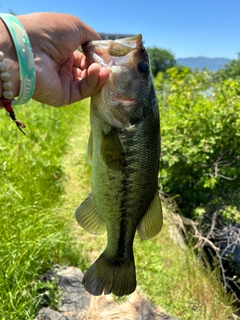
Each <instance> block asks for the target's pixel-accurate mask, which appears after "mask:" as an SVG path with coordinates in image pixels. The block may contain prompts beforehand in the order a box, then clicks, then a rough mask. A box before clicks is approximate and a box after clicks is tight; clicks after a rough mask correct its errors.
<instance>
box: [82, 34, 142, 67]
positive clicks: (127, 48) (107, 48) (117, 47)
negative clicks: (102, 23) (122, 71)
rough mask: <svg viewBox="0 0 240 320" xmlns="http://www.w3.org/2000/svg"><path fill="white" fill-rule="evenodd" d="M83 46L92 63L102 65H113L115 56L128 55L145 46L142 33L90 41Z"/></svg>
mask: <svg viewBox="0 0 240 320" xmlns="http://www.w3.org/2000/svg"><path fill="white" fill-rule="evenodd" d="M81 48H82V51H83V53H84V54H85V56H86V57H87V59H88V61H89V62H90V63H93V62H97V63H100V64H101V65H102V66H105V67H111V65H113V64H114V57H119V58H120V57H126V56H127V55H128V54H129V53H130V52H132V51H133V50H139V49H141V48H143V42H142V35H141V34H138V35H136V36H133V37H128V38H122V39H117V40H94V41H89V42H87V43H85V44H83V45H82V47H81ZM118 63H119V60H118ZM123 63H124V61H123Z"/></svg>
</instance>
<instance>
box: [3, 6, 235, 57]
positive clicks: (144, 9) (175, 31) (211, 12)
mask: <svg viewBox="0 0 240 320" xmlns="http://www.w3.org/2000/svg"><path fill="white" fill-rule="evenodd" d="M0 10H1V12H9V11H10V10H11V11H13V12H14V13H15V14H25V13H30V12H37V11H52V12H62V13H70V14H74V15H76V16H78V17H79V18H80V19H81V20H83V21H84V22H85V23H87V24H89V25H90V26H91V27H92V28H94V29H95V30H96V31H98V32H106V33H127V34H138V33H142V35H143V38H144V41H145V46H146V47H150V46H157V47H159V48H164V49H167V50H170V51H171V52H172V53H173V54H174V56H175V57H176V58H182V57H190V56H192V57H197V56H205V57H225V58H230V59H235V58H237V53H238V52H240V0H148V1H143V0H128V1H127V0H118V1H116V0H105V1H104V0H102V1H97V0H88V1H86V0H85V1H83V0H68V1H62V0H32V1H26V0H8V1H4V3H0Z"/></svg>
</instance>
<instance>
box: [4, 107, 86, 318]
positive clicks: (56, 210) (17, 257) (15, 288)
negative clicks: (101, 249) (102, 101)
mask: <svg viewBox="0 0 240 320" xmlns="http://www.w3.org/2000/svg"><path fill="white" fill-rule="evenodd" d="M15 109H16V110H15V111H16V114H17V117H18V118H19V119H21V120H22V121H23V122H24V123H25V124H26V125H27V128H26V136H24V135H23V134H22V133H21V132H20V131H19V130H18V129H17V128H16V126H15V124H14V123H13V122H12V121H11V120H10V118H9V117H8V115H7V114H6V112H5V111H4V110H2V111H1V119H0V131H1V132H0V136H1V144H0V166H1V170H0V181H1V183H0V191H1V192H0V207H1V215H0V224H1V233H0V292H1V294H0V314H1V319H24V320H26V319H33V318H34V315H35V314H36V310H37V308H38V303H39V302H40V301H39V300H38V298H41V293H40V291H41V289H42V286H43V285H42V284H41V283H40V281H39V280H38V276H39V275H40V274H41V273H43V272H44V271H45V270H46V269H48V268H50V267H51V266H52V264H53V263H54V264H55V263H71V264H75V265H76V264H77V263H79V261H80V259H82V258H80V250H79V249H80V248H78V247H77V246H76V244H75V242H74V240H73V237H72V236H71V235H70V232H69V230H70V228H69V224H68V223H67V222H66V219H64V218H63V215H62V209H61V202H62V201H61V195H62V192H63V188H62V183H63V179H64V175H63V171H62V160H61V159H62V155H63V153H64V150H65V148H66V143H67V138H68V135H69V133H70V130H69V128H71V123H72V121H73V119H75V113H76V107H75V108H74V107H71V108H70V107H69V109H68V112H67V111H66V110H67V109H66V108H65V109H59V110H57V109H54V108H51V107H49V106H44V105H41V104H38V103H34V102H30V103H29V104H28V105H27V106H21V107H19V109H17V108H15ZM70 215H71V216H73V214H72V212H70ZM81 255H82V254H81ZM82 261H83V260H82ZM50 289H51V288H49V290H50ZM53 289H54V288H53ZM53 289H51V290H53Z"/></svg>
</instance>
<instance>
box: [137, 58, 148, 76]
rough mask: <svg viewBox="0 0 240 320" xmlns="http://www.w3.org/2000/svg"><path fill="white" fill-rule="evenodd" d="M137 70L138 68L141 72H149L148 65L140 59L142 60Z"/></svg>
mask: <svg viewBox="0 0 240 320" xmlns="http://www.w3.org/2000/svg"><path fill="white" fill-rule="evenodd" d="M138 70H139V71H140V72H141V73H142V74H147V73H149V65H148V64H147V63H146V62H144V61H142V62H140V63H139V65H138Z"/></svg>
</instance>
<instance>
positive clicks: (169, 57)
mask: <svg viewBox="0 0 240 320" xmlns="http://www.w3.org/2000/svg"><path fill="white" fill-rule="evenodd" d="M147 51H148V53H149V55H150V60H151V69H152V74H153V76H154V77H155V76H156V75H157V73H158V72H165V71H166V70H167V69H168V68H171V67H173V66H175V64H176V60H175V58H174V56H173V54H172V53H171V52H170V51H168V50H166V49H160V48H157V47H151V48H147Z"/></svg>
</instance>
